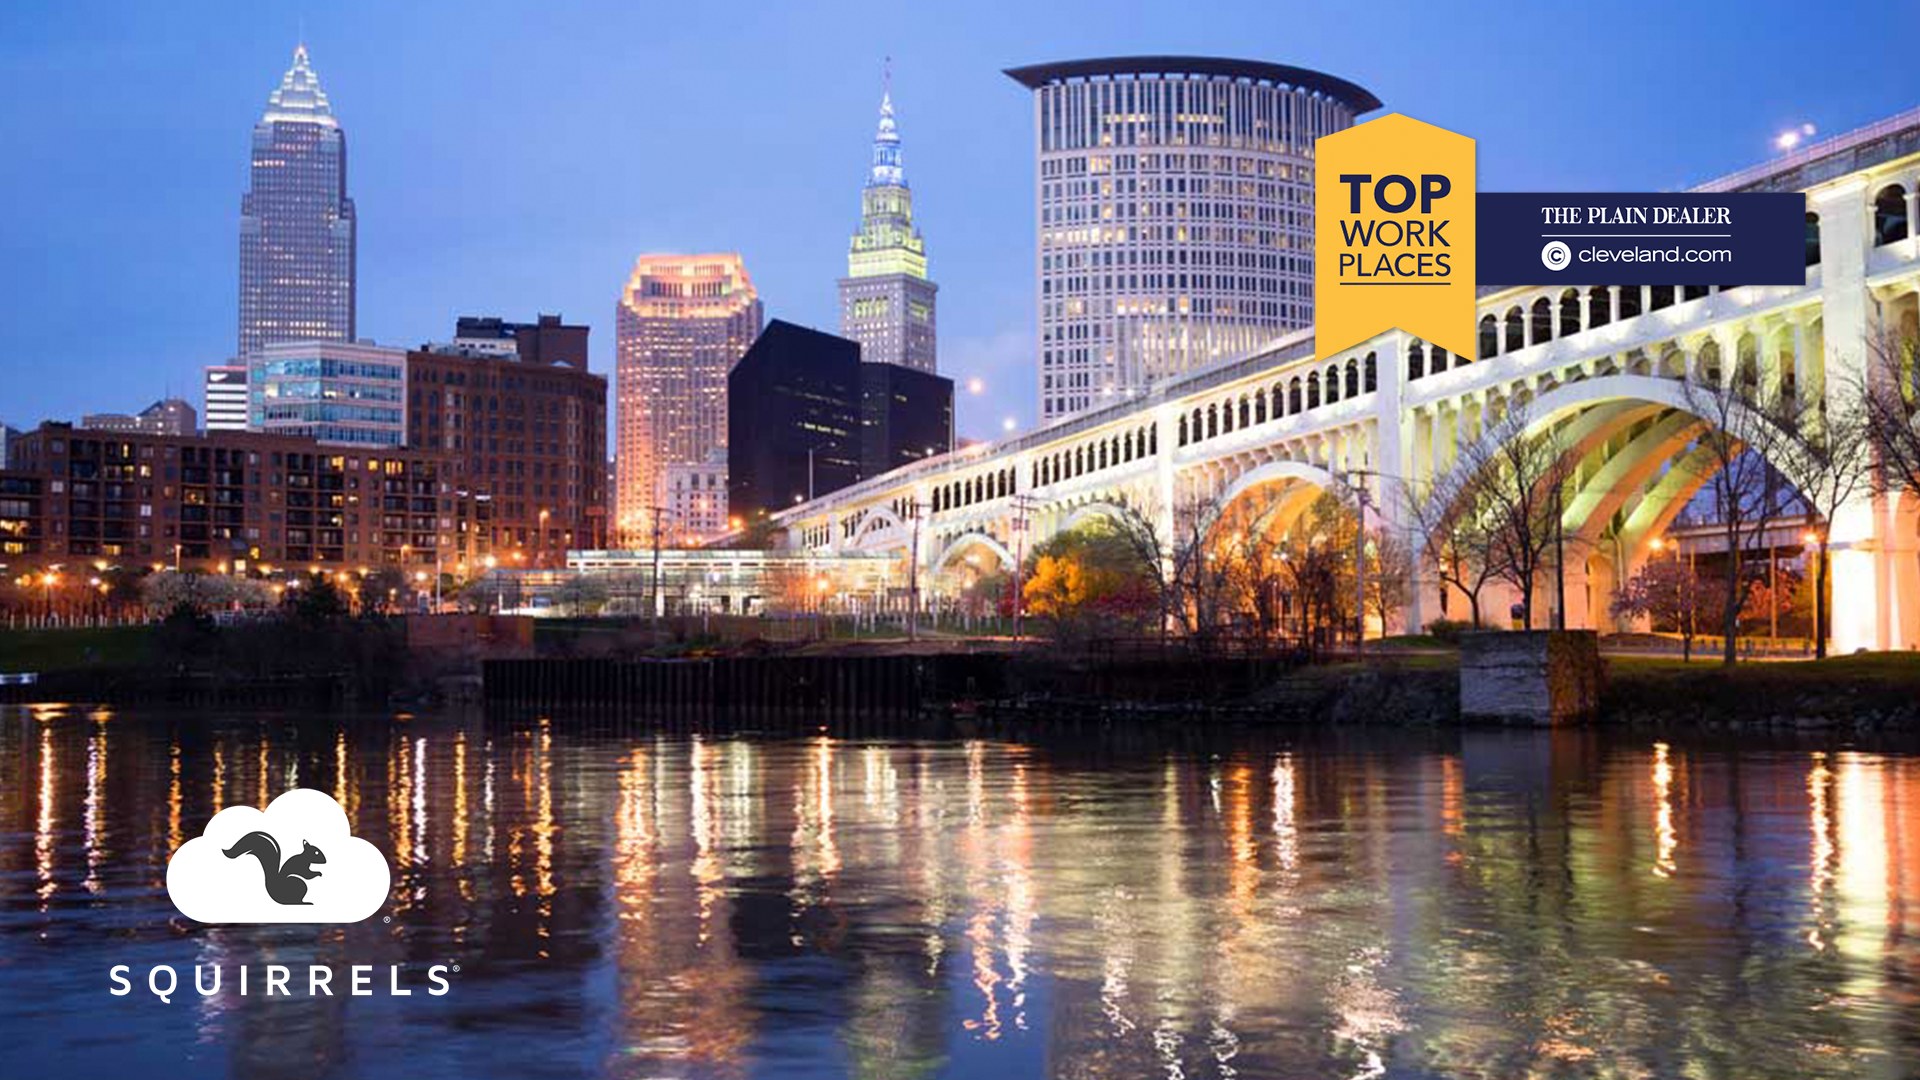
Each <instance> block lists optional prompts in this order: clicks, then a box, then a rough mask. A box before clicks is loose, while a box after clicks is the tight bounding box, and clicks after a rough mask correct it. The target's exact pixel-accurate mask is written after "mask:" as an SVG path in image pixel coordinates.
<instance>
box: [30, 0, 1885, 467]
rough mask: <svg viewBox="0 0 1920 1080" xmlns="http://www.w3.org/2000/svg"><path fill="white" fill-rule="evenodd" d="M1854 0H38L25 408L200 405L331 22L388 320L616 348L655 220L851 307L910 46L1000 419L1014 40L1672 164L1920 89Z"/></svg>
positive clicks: (1541, 179) (922, 117)
mask: <svg viewBox="0 0 1920 1080" xmlns="http://www.w3.org/2000/svg"><path fill="white" fill-rule="evenodd" d="M1846 6H1847V5H1839V4H1835V5H1829V6H1828V7H1827V8H1825V9H1814V8H1809V7H1807V6H1806V5H1803V4H1786V3H1753V2H1741V3H1713V4H1692V5H1688V7H1689V8H1690V9H1691V10H1688V11H1685V12H1679V11H1677V10H1675V8H1674V7H1673V6H1671V5H1664V4H1661V5H1654V4H1648V5H1644V6H1642V7H1639V8H1638V9H1637V10H1636V8H1635V7H1634V6H1631V5H1627V4H1617V5H1609V6H1602V7H1599V8H1594V7H1585V8H1580V9H1569V15H1568V16H1567V17H1564V18H1562V17H1561V16H1559V15H1557V14H1555V13H1554V12H1555V8H1554V7H1552V6H1548V5H1542V4H1538V3H1515V4H1499V5H1495V4H1486V5H1478V8H1477V10H1476V13H1475V14H1474V16H1473V17H1471V18H1467V17H1457V16H1455V15H1453V14H1448V13H1447V12H1446V10H1445V7H1446V6H1444V5H1435V4H1431V3H1423V4H1394V3H1378V2H1376V3H1370V4H1367V5H1364V6H1363V7H1358V6H1355V5H1348V4H1336V5H1328V6H1326V7H1324V8H1322V7H1310V6H1306V5H1295V4H1282V3H1274V2H1271V0H1266V2H1261V0H1249V2H1242V3H1208V2H1188V3H1181V4H1175V5H1168V4H1164V3H1157V4H1139V5H1136V4H1124V3H1116V2H1111V0H1109V2H1102V3H1086V2H1072V3H1046V4H1036V3H1021V4H1015V3H997V2H996V3H986V2H982V3H973V4H968V5H965V6H955V7H951V8H947V9H945V10H941V9H939V7H938V6H937V5H932V4H926V3H900V4H888V3H883V2H877V0H869V2H866V3H854V4H805V3H791V4H779V5H756V4H751V3H749V4H710V5H696V4H631V3H630V4H619V5H615V4H599V3H593V4H589V3H567V2H550V3H546V4H542V5H538V6H537V7H536V6H535V5H529V4H517V3H501V4H485V3H476V2H472V0H462V2H443V0H416V2H413V3H408V4H391V3H359V2H336V3H327V4H317V3H316V4H306V5H301V4H298V3H279V4H270V5H269V4H257V3H232V4H211V3H193V2H182V3H176V4H139V5H135V4H127V5H113V4H103V3H87V2H61V3H38V2H25V0H10V2H9V3H8V4H6V5H5V8H4V10H0V132H4V133H5V138H4V142H3V143H0V145H4V147H5V152H6V155H7V161H6V164H5V167H4V168H0V195H3V196H4V199H5V206H6V212H5V219H4V220H5V222H6V224H5V226H4V227H3V228H0V295H4V296H5V297H6V298H7V300H8V302H9V303H8V307H9V309H10V314H11V318H10V320H9V323H10V326H11V331H10V334H9V342H8V346H7V348H6V350H5V358H4V359H3V360H0V371H4V379H0V420H3V421H5V422H7V423H10V424H12V425H14V426H16V427H31V426H33V425H34V424H37V423H38V422H39V421H41V420H42V419H75V418H77V417H78V416H79V414H81V413H83V412H94V411H133V410H137V409H139V408H141V407H143V406H145V405H146V404H148V403H149V402H151V401H152V400H154V399H156V398H158V397H161V396H163V394H165V393H166V392H168V391H171V392H173V393H174V394H176V395H179V396H183V397H187V398H188V399H189V400H191V401H193V403H194V405H195V407H196V408H197V407H198V406H199V405H200V401H199V382H198V380H199V369H200V367H201V366H202V365H204V364H208V363H217V362H221V361H223V360H225V359H226V358H227V357H228V356H229V355H231V353H232V352H233V349H234V336H235V319H236V313H235V307H236V289H237V285H236V262H237V255H236V251H237V238H236V230H237V227H238V216H239V202H240V196H241V193H242V191H243V190H244V188H245V185H246V179H247V157H248V146H249V133H250V130H251V128H252V125H253V123H254V121H255V120H256V119H257V118H258V117H259V114H260V111H261V109H262V107H263V105H264V104H265V102H266V98H267V94H268V92H269V91H271V90H272V89H273V88H274V87H275V86H276V85H277V84H278V82H279V79H280V75H281V73H282V72H283V71H284V70H285V69H286V67H287V66H288V63H289V60H290V57H291V54H292V51H293V47H294V45H295V43H296V42H297V41H298V40H299V39H300V36H301V33H302V25H303V21H304V33H305V40H306V42H307V44H308V48H309V50H310V51H311V53H312V57H313V65H314V68H315V70H316V71H318V72H319V75H320V79H321V83H322V85H323V86H324V88H325V89H326V91H327V93H328V95H329V97H330V98H331V99H332V103H333V107H334V111H335V114H336V115H337V116H339V117H340V119H341V122H342V124H343V126H344V127H345V129H346V132H347V142H348V149H349V155H348V174H349V175H348V183H349V192H350V194H351V195H352V196H353V198H354V200H355V202H356V204H357V207H358V211H359V218H360V227H359V228H360V232H359V243H360V259H359V333H360V336H362V337H364V338H371V339H373V340H375V341H378V342H381V343H383V344H391V345H416V344H419V343H420V342H423V341H429V340H446V339H448V338H450V337H451V336H452V328H453V320H454V317H455V316H456V315H459V314H498V315H502V316H506V317H508V318H514V319H531V318H532V316H534V315H535V314H537V313H539V312H559V313H562V314H564V315H565V316H566V317H567V319H568V321H570V322H582V323H587V324H589V325H591V326H592V328H593V337H592V341H593V367H594V370H596V371H599V372H602V373H611V370H612V357H613V330H614V324H613V309H614V303H615V301H616V298H617V297H618V295H619V290H620V287H621V285H622V284H623V283H624V282H625V280H626V278H627V274H628V272H629V270H630V268H631V266H632V263H633V259H634V256H636V255H638V254H640V253H642V252H654V251H696V250H700V251H705V250H738V251H740V252H741V253H742V254H743V255H744V256H745V258H746V262H747V267H748V270H749V272H750V273H751V274H752V276H753V279H754V281H755V283H756V285H757V286H758V288H759V290H760V295H761V298H762V300H763V301H764V303H765V305H766V311H767V316H768V317H769V318H770V319H771V318H775V317H778V318H784V319H787V320H790V321H793V322H798V323H802V324H806V325H810V326H815V327H819V328H822V329H826V330H830V331H837V329H838V320H837V315H836V313H835V284H834V283H835V279H836V278H838V277H839V276H840V275H841V274H842V273H844V272H845V268H846V248H847V240H848V236H849V234H850V233H851V232H852V231H853V229H854V227H855V225H856V224H857V222H858V216H859V188H860V184H861V181H862V178H863V174H864V170H865V168H866V165H867V158H868V150H869V145H870V141H871V139H872V135H873V128H874V121H875V108H876V106H877V104H878V98H879V94H880V82H881V69H882V62H883V58H884V57H886V56H888V55H891V56H892V57H893V68H894V82H893V86H894V98H895V102H896V105H897V108H898V115H899V123H900V131H901V134H902V136H903V138H904V140H905V144H904V145H905V152H906V165H907V176H908V179H909V182H910V183H911V184H912V186H913V189H914V198H915V210H916V215H917V220H918V222H919V224H920V226H921V229H922V231H923V233H924V235H925V236H926V240H927V245H928V251H929V256H930V263H931V267H930V274H931V276H932V277H933V279H934V280H935V281H937V282H938V283H939V285H940V297H939V322H940V328H939V329H940V368H941V372H942V373H943V374H945V375H948V376H951V377H953V378H954V379H956V380H957V381H959V382H961V383H962V384H963V385H964V383H965V381H966V380H967V379H968V378H969V377H971V376H979V377H981V378H982V379H984V380H985V381H986V383H987V385H988V391H987V393H985V394H984V395H981V396H979V397H966V396H965V395H964V394H963V400H962V402H961V412H960V425H959V426H960V431H961V433H962V434H963V435H973V436H990V435H997V434H998V433H999V426H1000V421H1001V419H1002V418H1003V417H1006V416H1012V417H1015V418H1016V419H1017V420H1018V421H1019V423H1020V424H1021V425H1022V426H1026V425H1027V424H1029V423H1031V421H1032V419H1033V417H1034V416H1035V415H1036V410H1035V402H1034V375H1033V365H1034V359H1033V357H1034V345H1033V337H1034V326H1033V308H1034V299H1033V282H1034V272H1033V230H1034V223H1033V160H1032V157H1033V132H1032V106H1031V100H1030V98H1029V95H1028V92H1027V91H1026V90H1024V89H1023V88H1022V87H1020V86H1018V85H1017V84H1015V83H1014V82H1013V81H1012V80H1010V79H1008V78H1007V77H1006V76H1005V75H1003V74H1001V69H1003V68H1006V67H1011V66H1015V65H1020V64H1028V63H1035V62H1039V61H1047V60H1063V59H1071V58H1079V57H1097V56H1113V55H1128V54H1142V53H1191V54H1203V55H1218V56H1229V57H1240V58H1249V59H1258V60H1269V61H1275V62H1279V63H1285V64H1293V65H1298V66H1303V67H1310V68H1317V69H1320V70H1323V71H1326V72H1328V73H1331V74H1334V75H1338V76H1340V77H1342V78H1346V79H1349V80H1352V81H1354V82H1357V83H1359V84H1361V85H1362V86H1365V87H1367V88H1368V89H1370V90H1372V91H1373V92H1374V93H1375V94H1377V95H1378V96H1379V97H1380V99H1381V100H1382V101H1384V102H1385V103H1386V109H1385V110H1384V111H1383V112H1382V113H1376V114H1372V115H1375V116H1378V115H1384V112H1405V113H1407V114H1409V115H1412V116H1416V117H1418V118H1420V119H1423V120H1427V121H1430V122H1433V123H1436V124H1439V125H1442V126H1444V127H1448V128H1451V129H1454V130H1457V131H1460V132H1462V133H1464V134H1467V135H1471V136H1473V137H1474V138H1476V139H1477V140H1478V141H1479V142H1478V145H1479V169H1480V177H1479V179H1480V187H1481V189H1482V190H1566V191H1579V190H1658V189H1665V188H1675V187H1680V186H1685V185H1688V184H1691V183H1695V182H1698V181H1701V180H1704V179H1708V178H1711V177H1713V176H1716V175H1719V174H1722V173H1726V172H1730V171H1732V170H1734V169H1737V168H1741V167H1743V166H1746V165H1748V164H1752V163H1754V162H1755V161H1758V160H1760V159H1762V158H1764V157H1765V156H1767V155H1769V154H1770V153H1773V152H1774V151H1773V150H1772V148H1771V145H1770V140H1771V137H1772V136H1773V135H1774V134H1775V133H1777V132H1779V131H1781V130H1782V129H1785V128H1788V127H1791V126H1795V125H1798V124H1801V123H1813V124H1815V125H1817V126H1818V127H1819V129H1820V131H1821V133H1822V134H1833V133H1838V132H1841V131H1844V130H1847V129H1849V128H1853V127H1856V126H1859V125H1861V124H1864V123H1867V122H1870V121H1873V120H1876V119H1879V118H1881V117H1883V116H1888V115H1891V114H1894V113H1897V112H1900V111H1903V110H1905V109H1908V108H1911V107H1913V106H1915V105H1916V104H1920V74H1916V73H1915V68H1914V66H1913V64H1912V62H1911V53H1912V39H1913V34H1912V30H1913V24H1912V23H1911V21H1910V20H1907V21H1903V20H1901V19H1898V18H1896V17H1895V15H1896V12H1898V11H1899V10H1901V6H1900V5H1875V6H1873V7H1867V6H1866V5H1859V8H1858V10H1857V11H1854V12H1851V13H1849V12H1847V11H1845V10H1842V9H1843V8H1845V7H1846ZM303 8H304V9H305V10H304V17H303V14H302V11H303ZM1574 10H1577V12H1578V14H1577V15H1576V14H1572V12H1573V11H1574ZM1360 12H1364V17H1362V18H1358V20H1357V21H1356V13H1360ZM1876 24H1877V25H1879V27H1880V30H1881V31H1882V32H1875V30H1874V27H1875V26H1876Z"/></svg>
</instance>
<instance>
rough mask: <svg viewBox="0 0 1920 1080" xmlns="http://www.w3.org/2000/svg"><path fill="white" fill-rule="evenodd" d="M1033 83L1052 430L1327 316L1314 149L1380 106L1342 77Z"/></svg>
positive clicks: (1139, 66)
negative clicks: (1322, 305) (1320, 274)
mask: <svg viewBox="0 0 1920 1080" xmlns="http://www.w3.org/2000/svg"><path fill="white" fill-rule="evenodd" d="M1007 74H1008V75H1009V76H1011V77H1012V78H1013V79H1015V80H1016V81H1018V82H1019V83H1020V84H1021V85H1023V86H1025V87H1027V88H1029V89H1031V90H1032V91H1033V114H1034V132H1035V136H1034V148H1035V156H1036V159H1037V168H1036V176H1035V187H1034V211H1035V218H1036V225H1037V229H1036V232H1037V235H1038V240H1039V242H1038V245H1037V250H1036V251H1035V264H1036V265H1035V270H1036V276H1037V279H1038V282H1039V294H1038V297H1037V300H1038V310H1039V346H1040V370H1039V384H1040V385H1039V391H1040V394H1039V400H1040V415H1041V419H1042V420H1051V419H1055V418H1057V417H1061V416H1065V415H1068V414H1070V413H1073V412H1077V411H1079V410H1081V409H1085V408H1089V407H1093V406H1098V405H1102V404H1107V403H1109V402H1111V401H1113V400H1114V399H1115V397H1116V396H1122V395H1126V394H1131V393H1136V392H1138V391H1140V390H1143V389H1145V388H1146V387H1148V386H1151V385H1152V384H1153V383H1154V382H1155V381H1156V380H1159V379H1163V378H1166V377H1168V376H1172V375H1178V374H1181V373H1183V372H1187V371H1191V370H1193V369H1195V368H1199V367H1204V366H1206V365H1208V364H1210V363H1214V362H1216V361H1218V360H1222V359H1225V358H1227V357H1230V356H1234V355H1238V354H1242V353H1246V352H1248V351H1250V350H1252V349H1255V348H1257V347H1259V346H1260V345H1261V344H1263V343H1264V342H1266V341H1268V340H1270V339H1272V338H1273V337H1275V336H1277V335H1280V334H1284V333H1286V332H1288V331H1292V330H1299V329H1304V328H1306V327H1308V326H1310V325H1311V324H1312V322H1313V143H1314V140H1315V139H1317V138H1319V137H1320V136H1322V135H1326V134H1330V133H1332V132H1335V131H1339V130H1342V129H1343V128H1347V127H1351V126H1352V125H1353V122H1354V119H1355V117H1357V116H1359V115H1361V114H1363V113H1367V112H1371V111H1372V110H1374V109H1377V108H1379V107H1380V102H1379V100H1378V99H1376V98H1375V97H1374V96H1373V95H1372V94H1371V93H1368V92H1367V91H1366V90H1364V89H1362V88H1361V87H1359V86H1356V85H1354V84H1353V83H1350V82H1347V81H1346V80H1344V79H1338V78H1335V77H1333V76H1331V75H1323V74H1321V73H1319V72H1316V71H1308V70H1306V69H1304V68H1294V67H1286V66H1284V65H1280V64H1268V63H1261V62H1258V61H1251V60H1223V59H1214V58H1210V57H1194V56H1135V57H1117V58H1112V59H1103V60H1074V61H1066V62H1061V63H1051V64H1036V65H1032V66H1029V67H1020V68H1013V69H1011V70H1009V71H1008V72H1007Z"/></svg>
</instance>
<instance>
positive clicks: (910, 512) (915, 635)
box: [907, 499, 927, 641]
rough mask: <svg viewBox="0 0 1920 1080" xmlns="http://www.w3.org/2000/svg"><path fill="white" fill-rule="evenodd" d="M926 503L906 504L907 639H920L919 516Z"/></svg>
mask: <svg viewBox="0 0 1920 1080" xmlns="http://www.w3.org/2000/svg"><path fill="white" fill-rule="evenodd" d="M926 506H927V504H926V503H923V502H920V501H919V500H917V499H916V500H914V501H913V502H911V503H909V504H907V516H908V517H910V518H912V519H913V542H912V544H911V545H910V546H909V547H908V548H907V640H908V641H918V640H920V518H921V516H922V514H923V511H924V509H925V508H926Z"/></svg>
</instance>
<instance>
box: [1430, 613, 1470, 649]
mask: <svg viewBox="0 0 1920 1080" xmlns="http://www.w3.org/2000/svg"><path fill="white" fill-rule="evenodd" d="M1472 629H1473V624H1472V623H1470V622H1468V621H1467V620H1465V619H1435V620H1433V621H1432V622H1430V623H1428V624H1427V633H1429V634H1432V635H1433V637H1434V640H1436V641H1438V642H1440V643H1441V644H1442V645H1458V644H1460V635H1461V634H1464V633H1467V632H1468V631H1470V630H1472Z"/></svg>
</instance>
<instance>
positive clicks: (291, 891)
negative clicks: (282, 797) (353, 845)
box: [220, 829, 327, 904]
mask: <svg viewBox="0 0 1920 1080" xmlns="http://www.w3.org/2000/svg"><path fill="white" fill-rule="evenodd" d="M220 854H222V855H225V856H226V857H227V858H229V859H237V858H239V857H240V856H242V855H252V856H253V857H254V858H256V859H259V860H260V870H261V872H262V873H264V874H265V875H266V878H267V895H268V896H271V897H273V900H274V903H277V904H310V903H311V901H309V900H308V899H307V883H306V881H305V880H303V879H306V878H317V877H319V876H320V871H318V870H315V869H314V868H313V864H314V863H323V862H326V861H327V857H326V855H325V854H323V853H322V852H321V851H320V849H319V848H317V847H314V846H313V845H312V844H310V843H308V842H306V841H304V840H303V841H301V842H300V854H298V855H295V856H293V857H291V858H289V859H288V860H287V861H286V862H285V863H282V862H281V861H280V843H279V841H277V840H275V839H274V838H273V837H272V836H270V835H268V834H267V833H265V832H262V831H260V830H259V829H255V830H253V831H252V832H250V833H248V834H247V835H245V836H243V837H241V838H240V839H239V840H237V841H235V842H234V845H233V846H232V847H230V848H228V849H226V850H225V851H223V852H221V853H220Z"/></svg>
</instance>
